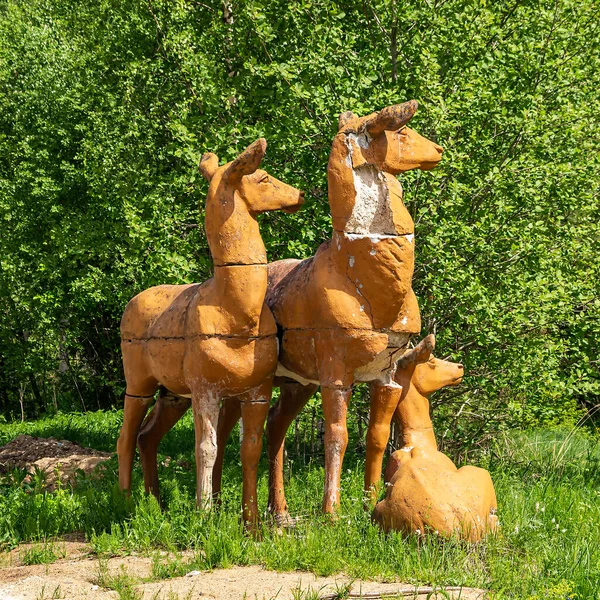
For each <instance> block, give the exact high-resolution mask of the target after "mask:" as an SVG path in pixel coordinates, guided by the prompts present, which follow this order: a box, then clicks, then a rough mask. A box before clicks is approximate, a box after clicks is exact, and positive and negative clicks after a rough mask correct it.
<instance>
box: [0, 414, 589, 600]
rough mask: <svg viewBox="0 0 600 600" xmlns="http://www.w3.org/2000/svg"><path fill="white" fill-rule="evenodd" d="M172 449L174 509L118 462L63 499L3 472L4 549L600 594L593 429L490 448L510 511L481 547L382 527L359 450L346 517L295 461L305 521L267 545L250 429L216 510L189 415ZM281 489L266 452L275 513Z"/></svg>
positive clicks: (61, 432) (164, 476) (68, 431)
mask: <svg viewBox="0 0 600 600" xmlns="http://www.w3.org/2000/svg"><path fill="white" fill-rule="evenodd" d="M119 425H120V414H119V413H118V412H108V413H93V414H85V415H69V416H67V415H59V416H57V417H54V418H52V419H47V420H45V421H39V422H36V423H32V424H23V425H3V426H0V441H7V440H8V439H10V438H12V437H14V436H15V435H18V434H19V433H30V434H32V435H52V436H55V437H59V438H68V439H73V440H76V441H79V442H81V443H85V444H88V445H91V446H94V447H97V448H99V449H103V450H106V449H110V448H114V443H115V440H116V436H117V434H118V427H119ZM163 451H164V452H165V455H169V456H170V457H171V460H170V461H169V462H168V465H167V466H165V465H161V467H160V479H161V485H162V490H163V501H164V510H161V509H160V507H159V506H158V504H157V503H156V502H155V500H154V499H153V498H150V497H147V496H146V495H145V494H144V493H143V485H142V481H141V474H140V471H139V468H136V470H135V476H134V484H133V494H132V497H131V498H129V499H127V498H125V497H124V496H123V495H122V494H121V492H120V491H119V489H118V486H117V476H116V461H115V459H114V458H113V459H111V460H110V461H109V462H108V463H107V464H106V466H105V468H104V471H103V473H102V476H101V477H99V478H98V477H96V478H94V477H91V478H81V479H80V480H79V481H78V484H77V486H76V487H75V489H71V488H65V489H59V490H58V491H56V492H55V493H52V494H49V493H46V492H44V491H43V489H42V485H41V482H40V481H37V482H36V481H33V482H30V483H26V482H24V481H23V477H22V475H21V474H19V473H12V474H9V475H7V476H4V477H2V478H1V479H0V544H2V545H3V546H4V547H6V548H8V547H11V546H14V545H16V544H17V543H19V542H21V541H25V540H42V539H47V538H49V537H52V536H55V535H58V534H61V533H66V532H70V531H83V532H85V534H86V536H87V538H88V539H89V540H90V542H91V544H92V546H93V548H94V549H95V550H96V551H97V552H98V553H99V554H100V555H109V554H119V553H122V552H133V551H136V552H144V553H150V554H151V553H153V552H155V550H156V549H165V550H170V551H177V550H181V549H190V550H192V551H193V554H194V558H193V560H192V563H191V565H194V566H195V568H213V567H227V566H230V565H234V564H238V565H244V564H261V565H263V566H265V567H267V568H271V569H278V570H295V569H301V570H309V571H313V572H315V573H317V574H321V575H327V574H332V573H336V572H339V571H345V572H346V573H348V574H349V575H350V576H353V577H362V578H380V579H383V580H402V581H406V582H410V583H415V584H425V583H431V584H435V585H465V586H473V587H481V588H486V589H490V590H493V591H495V592H496V593H497V598H528V599H535V598H561V599H566V598H579V599H587V598H600V583H599V582H600V497H599V496H600V485H599V484H600V468H599V466H600V464H599V463H600V447H599V444H598V440H597V438H596V437H595V436H594V435H593V434H591V433H589V432H587V433H586V432H585V431H577V432H573V433H569V432H562V431H549V430H545V431H540V432H533V433H527V432H512V433H510V434H505V435H503V436H502V437H499V438H498V439H497V440H496V441H495V442H494V444H493V445H492V446H491V448H489V450H488V451H487V452H486V453H484V454H482V455H481V456H480V457H479V464H480V465H481V466H484V467H486V468H488V469H489V470H490V471H491V473H492V477H493V480H494V484H495V486H496V492H497V495H498V503H499V516H500V520H501V530H500V532H499V533H498V534H497V535H495V536H492V537H490V538H489V539H488V540H487V541H486V542H484V543H480V544H470V543H466V542H460V541H457V540H442V539H439V538H435V537H428V538H426V539H422V538H419V537H415V536H412V537H408V538H403V537H402V536H400V535H398V534H390V535H383V534H382V533H380V531H379V530H378V529H377V528H376V527H375V526H373V525H372V524H371V522H370V519H369V515H368V514H366V513H365V512H364V511H363V509H362V504H363V502H362V500H363V499H362V477H363V461H362V457H361V456H359V455H356V454H349V455H348V457H347V460H346V461H345V464H344V473H343V479H342V486H343V490H342V498H343V501H342V506H341V510H340V518H339V520H338V521H337V522H336V523H334V524H331V523H329V522H328V521H327V520H325V519H323V518H322V517H321V515H320V500H321V492H322V485H323V468H322V464H321V462H320V461H311V460H307V461H304V460H302V457H296V458H295V459H294V460H293V461H289V462H288V467H287V477H288V486H287V493H288V500H289V504H290V509H291V511H292V512H293V513H294V514H296V515H301V516H302V519H301V521H300V523H299V525H298V527H297V528H296V529H295V530H294V531H290V532H281V531H278V530H277V529H275V528H271V527H269V526H268V525H267V524H265V526H264V527H263V532H262V539H261V541H260V542H256V541H254V540H253V539H251V538H249V537H248V536H246V535H245V534H244V532H243V529H242V527H241V524H240V518H239V517H240V504H241V469H240V466H239V460H238V458H237V452H238V451H239V443H238V440H237V436H235V435H234V436H233V439H232V441H231V443H230V446H229V447H228V451H227V457H226V463H227V467H226V470H225V475H224V484H225V485H224V493H223V504H222V506H221V508H220V509H219V510H213V511H211V512H205V511H201V510H198V509H197V508H196V506H195V500H194V489H195V477H194V473H193V468H192V465H193V431H192V427H191V420H190V418H189V417H186V418H184V419H183V420H182V422H181V423H180V424H178V426H177V427H176V428H175V430H174V431H173V432H171V434H169V436H167V438H166V439H165V443H164V448H163ZM165 455H162V458H161V460H163V459H164V458H165ZM267 492H268V489H267V473H266V464H265V463H264V461H263V464H262V465H261V470H260V473H259V503H260V506H261V507H263V509H264V508H266V503H267ZM265 523H266V522H265ZM175 566H176V565H175ZM156 570H157V572H163V573H169V572H173V573H179V572H180V571H181V566H179V567H177V568H175V567H174V566H173V565H171V566H169V565H166V564H165V565H161V564H160V562H159V563H157V565H156Z"/></svg>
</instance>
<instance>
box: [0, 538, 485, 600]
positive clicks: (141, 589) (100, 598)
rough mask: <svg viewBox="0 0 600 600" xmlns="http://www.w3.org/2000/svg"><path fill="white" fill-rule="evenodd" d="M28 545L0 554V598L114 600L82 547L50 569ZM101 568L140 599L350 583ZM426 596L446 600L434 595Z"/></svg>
mask: <svg viewBox="0 0 600 600" xmlns="http://www.w3.org/2000/svg"><path fill="white" fill-rule="evenodd" d="M30 547H31V544H27V545H23V546H21V547H20V548H17V549H15V550H13V551H12V552H10V553H8V554H4V555H2V556H0V600H54V599H56V600H59V599H65V600H67V599H68V600H109V599H110V600H119V598H120V596H119V593H118V592H117V591H115V590H114V589H112V590H111V589H107V588H103V587H101V586H100V585H99V583H100V581H99V579H98V578H99V575H100V572H101V564H100V561H99V560H98V558H96V557H92V556H90V554H89V548H88V546H87V545H86V544H85V543H83V542H78V541H68V542H58V543H56V544H55V546H54V548H55V551H58V553H59V555H60V556H65V558H62V559H60V560H58V561H56V562H54V563H52V564H49V565H30V566H24V565H23V564H22V558H23V555H24V553H25V552H26V551H27V550H28V549H29V548H30ZM103 568H104V569H105V573H106V572H108V573H109V574H114V575H119V574H127V575H128V576H129V577H130V578H131V581H133V582H134V589H135V590H136V592H138V593H139V599H140V600H197V599H199V598H202V599H203V600H209V599H212V598H215V599H218V600H243V599H244V600H272V599H275V598H277V599H278V600H288V599H289V600H312V598H314V596H312V598H311V597H309V595H308V593H309V591H310V590H313V591H316V592H318V595H319V596H320V597H326V596H327V595H328V594H334V593H335V592H336V591H339V589H340V588H341V587H342V586H344V585H346V584H347V583H349V582H350V579H348V577H345V576H343V575H339V576H335V577H315V576H314V575H311V574H310V573H301V572H293V573H276V572H273V571H266V570H264V569H262V568H261V567H257V566H252V567H234V568H231V569H217V570H214V571H206V572H199V571H190V572H189V573H187V574H186V575H185V576H184V577H177V578H173V579H167V580H162V581H152V582H149V581H148V579H150V578H151V574H152V560H151V559H150V558H146V557H141V556H126V557H119V558H111V559H109V560H108V561H105V562H104V564H103ZM298 590H301V591H302V593H301V594H299V593H298ZM360 592H362V593H363V594H373V593H385V594H399V593H404V594H406V595H404V597H405V598H413V599H415V600H416V599H419V600H425V598H428V595H427V593H422V594H415V593H413V592H414V587H413V586H410V585H407V584H401V583H378V582H375V581H359V580H354V582H353V584H352V593H353V594H357V595H358V594H359V593H360ZM127 597H128V598H130V596H127ZM430 597H431V598H439V599H440V600H441V599H442V598H445V596H442V595H435V594H434V595H432V596H430ZM447 597H450V598H460V599H461V600H484V598H485V595H484V593H483V592H481V591H478V590H472V589H466V588H465V589H463V590H461V591H460V592H458V591H456V592H453V593H450V594H448V596H447Z"/></svg>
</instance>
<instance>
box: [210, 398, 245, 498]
mask: <svg viewBox="0 0 600 600" xmlns="http://www.w3.org/2000/svg"><path fill="white" fill-rule="evenodd" d="M241 416H242V409H241V407H240V401H239V398H227V400H225V401H224V402H223V405H222V406H221V412H220V413H219V426H218V427H217V459H216V461H215V466H214V468H213V485H212V491H213V499H214V500H215V501H216V502H218V501H219V499H218V497H219V494H220V493H221V483H222V481H223V460H224V458H225V447H226V446H227V440H228V439H229V436H230V435H231V431H232V429H233V428H234V427H235V424H236V423H237V422H238V421H239V420H240V417H241Z"/></svg>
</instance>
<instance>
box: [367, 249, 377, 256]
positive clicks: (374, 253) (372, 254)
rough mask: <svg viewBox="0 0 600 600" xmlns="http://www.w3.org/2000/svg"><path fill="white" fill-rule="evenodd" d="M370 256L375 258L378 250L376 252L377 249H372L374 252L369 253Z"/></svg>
mask: <svg viewBox="0 0 600 600" xmlns="http://www.w3.org/2000/svg"><path fill="white" fill-rule="evenodd" d="M369 254H370V255H371V256H375V255H376V254H377V250H375V248H373V249H372V250H371V251H370V252H369Z"/></svg>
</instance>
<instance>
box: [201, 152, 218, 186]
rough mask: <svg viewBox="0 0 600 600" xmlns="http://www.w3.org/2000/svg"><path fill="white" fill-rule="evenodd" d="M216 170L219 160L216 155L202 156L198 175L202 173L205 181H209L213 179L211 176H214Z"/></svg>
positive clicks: (209, 153) (208, 153)
mask: <svg viewBox="0 0 600 600" xmlns="http://www.w3.org/2000/svg"><path fill="white" fill-rule="evenodd" d="M218 168H219V158H218V157H217V155H216V154H213V153H212V152H207V153H206V154H203V155H202V158H201V160H200V165H199V169H200V173H202V175H203V176H204V179H206V181H210V180H211V179H212V178H213V175H214V174H215V171H216V170H217V169H218Z"/></svg>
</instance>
